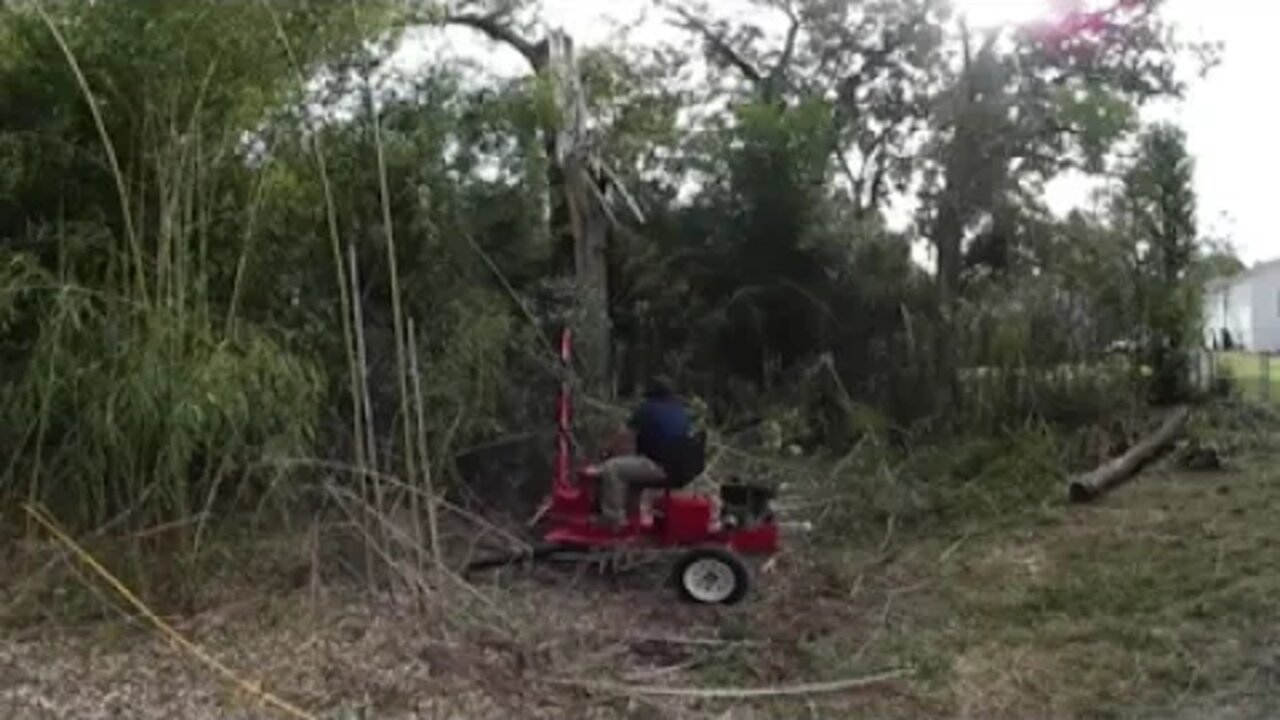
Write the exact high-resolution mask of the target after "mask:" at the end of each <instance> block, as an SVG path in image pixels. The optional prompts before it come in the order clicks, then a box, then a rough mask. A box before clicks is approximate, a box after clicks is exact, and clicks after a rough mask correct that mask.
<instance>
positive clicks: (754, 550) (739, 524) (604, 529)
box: [473, 330, 779, 604]
mask: <svg viewBox="0 0 1280 720" xmlns="http://www.w3.org/2000/svg"><path fill="white" fill-rule="evenodd" d="M560 359H561V361H562V362H563V363H564V364H565V366H566V368H567V367H568V366H569V365H570V363H571V360H572V336H571V334H570V333H569V332H568V331H567V330H566V331H565V332H564V334H563V336H562V338H561V346H560ZM570 395H571V393H570V388H569V384H568V383H567V382H566V383H564V385H562V387H561V390H560V397H559V402H558V407H557V413H556V416H557V417H556V421H557V423H556V430H557V433H556V463H555V469H554V478H553V484H552V490H551V496H550V498H549V499H548V504H547V506H546V508H545V511H544V514H543V516H542V517H543V525H544V529H543V531H542V537H541V539H542V544H541V545H540V546H539V547H538V548H537V549H536V550H535V552H534V554H533V559H535V560H538V559H548V558H552V559H554V558H555V557H556V556H560V555H564V554H581V553H589V554H590V553H599V552H610V551H620V550H628V549H648V550H659V551H670V552H672V553H673V554H676V555H677V558H678V559H677V560H676V561H675V567H674V573H673V577H672V579H673V581H674V582H675V584H676V587H677V588H678V589H679V591H680V594H681V595H682V596H683V597H684V598H685V599H687V600H690V601H693V602H698V603H705V604H732V603H736V602H738V601H739V600H741V599H742V598H743V597H745V596H746V594H747V592H748V590H749V589H750V584H751V576H750V573H749V571H748V569H747V566H746V563H745V562H744V561H743V557H745V556H765V555H770V554H773V553H775V552H777V550H778V542H779V526H778V523H777V520H776V518H775V517H774V513H773V510H772V508H771V506H770V504H771V501H772V499H773V492H772V491H771V490H770V489H768V488H766V487H762V486H758V485H748V484H744V483H741V482H737V481H734V482H730V483H728V484H725V485H723V486H721V488H720V494H719V497H718V498H715V497H711V496H707V495H702V494H696V493H690V492H681V491H680V488H682V487H684V486H685V485H687V484H688V483H689V482H691V481H692V480H693V479H694V478H695V477H697V476H698V475H699V474H701V472H702V470H703V465H704V464H705V463H704V462H703V461H704V459H705V458H704V454H705V446H704V445H703V444H702V443H701V442H700V443H699V446H698V452H697V457H696V458H694V459H693V461H692V463H691V464H689V467H687V468H686V470H685V471H684V472H682V473H681V475H682V476H681V477H672V478H668V479H667V480H666V481H665V482H664V483H662V484H661V485H658V486H654V487H652V488H649V491H650V492H656V493H659V494H658V496H657V497H656V498H654V499H653V503H652V508H651V510H649V511H644V510H642V507H641V505H642V504H641V503H639V502H638V498H631V499H630V501H629V502H628V508H629V511H628V518H627V521H626V522H625V523H624V524H623V525H622V526H621V527H617V528H614V527H612V526H609V525H606V524H604V523H603V522H602V521H601V519H600V513H599V510H600V508H599V485H600V480H601V473H600V469H599V468H598V467H597V466H594V465H587V466H584V467H580V468H577V469H576V471H575V468H574V463H573V452H572V448H573V443H572V437H571V436H572V413H573V408H572V401H571V397H570ZM496 564H499V563H497V562H493V561H486V562H484V563H480V564H476V565H473V567H476V566H485V567H491V566H494V565H496Z"/></svg>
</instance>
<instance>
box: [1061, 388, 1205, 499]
mask: <svg viewBox="0 0 1280 720" xmlns="http://www.w3.org/2000/svg"><path fill="white" fill-rule="evenodd" d="M1190 414H1191V411H1190V409H1188V408H1187V407H1186V406H1183V407H1179V408H1177V409H1176V410H1174V411H1173V412H1171V413H1169V417H1168V418H1167V419H1165V421H1164V424H1162V425H1161V426H1160V429H1159V430H1156V431H1155V433H1153V434H1151V435H1149V436H1147V437H1146V438H1144V439H1143V440H1142V442H1140V443H1138V444H1137V445H1134V446H1133V447H1132V448H1130V449H1129V451H1128V452H1126V453H1125V454H1123V455H1121V456H1120V457H1118V458H1115V459H1114V460H1110V461H1108V462H1106V463H1104V464H1103V465H1101V466H1100V467H1098V468H1096V469H1094V470H1092V471H1090V472H1087V473H1085V474H1083V475H1078V476H1076V477H1074V478H1072V479H1071V483H1070V485H1069V487H1068V496H1069V497H1070V498H1071V502H1076V503H1087V502H1092V501H1093V500H1096V499H1098V498H1099V497H1101V496H1102V495H1104V494H1105V493H1107V492H1108V491H1110V490H1113V489H1115V488H1116V487H1118V486H1120V485H1121V484H1123V483H1124V482H1125V481H1126V480H1128V479H1129V478H1131V477H1133V476H1134V475H1135V474H1136V473H1137V472H1138V471H1139V470H1141V469H1142V468H1143V467H1144V466H1145V465H1146V464H1147V463H1148V462H1150V461H1151V460H1152V459H1154V458H1155V457H1156V456H1157V455H1159V454H1160V453H1161V452H1163V451H1164V450H1166V449H1167V448H1168V447H1169V446H1170V445H1172V444H1173V442H1174V441H1175V440H1177V439H1178V436H1179V435H1181V434H1182V431H1183V430H1185V429H1186V427H1187V418H1188V417H1189V416H1190Z"/></svg>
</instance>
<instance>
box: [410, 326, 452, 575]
mask: <svg viewBox="0 0 1280 720" xmlns="http://www.w3.org/2000/svg"><path fill="white" fill-rule="evenodd" d="M409 362H410V365H411V367H412V372H413V397H414V404H415V406H416V408H417V424H418V456H419V458H420V460H421V463H422V464H421V468H422V490H423V492H424V493H425V494H426V501H427V531H428V533H429V535H428V537H429V539H430V541H431V558H432V560H433V561H434V562H435V563H436V565H437V566H439V565H442V564H443V562H444V560H443V556H442V555H441V552H442V549H441V547H440V525H439V519H438V517H437V514H436V513H437V509H436V490H435V482H434V479H433V478H432V476H431V456H430V447H429V445H428V444H427V423H426V411H425V407H424V405H425V401H424V398H423V395H422V369H421V364H420V363H419V361H418V333H417V326H416V324H415V323H414V321H413V318H409ZM414 497H415V498H416V497H417V496H416V494H415V495H414ZM420 517H421V515H420V514H419V513H418V512H416V511H415V512H414V522H415V523H417V524H418V528H417V532H418V540H419V543H421V540H422V529H421V520H420Z"/></svg>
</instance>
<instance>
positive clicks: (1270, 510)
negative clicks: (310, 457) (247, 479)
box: [0, 455, 1280, 719]
mask: <svg viewBox="0 0 1280 720" xmlns="http://www.w3.org/2000/svg"><path fill="white" fill-rule="evenodd" d="M1274 457H1275V456H1274V455H1269V456H1266V457H1260V458H1257V459H1256V460H1254V461H1252V462H1242V463H1241V467H1240V468H1239V469H1238V470H1237V471H1236V472H1232V473H1221V474H1183V473H1179V472H1176V471H1173V470H1171V469H1168V468H1164V469H1162V468H1159V467H1157V468H1155V469H1153V470H1151V471H1149V472H1148V473H1147V474H1146V475H1145V476H1144V477H1143V478H1141V479H1140V480H1139V481H1138V482H1136V483H1133V484H1131V485H1129V486H1126V487H1124V488H1122V489H1120V490H1119V491H1117V492H1116V493H1115V494H1113V495H1111V496H1109V497H1107V498H1106V499H1104V500H1103V501H1102V502H1101V503H1100V504H1098V505H1096V506H1092V507H1087V508H1069V507H1066V506H1064V505H1054V504H1049V505H1046V506H1043V507H1041V508H1040V509H1038V510H1035V511H1031V512H1028V513H1027V514H1025V515H1024V516H1022V517H1021V518H1018V519H1016V520H1012V521H1004V520H1002V521H1001V523H1000V524H999V525H998V526H989V527H983V526H977V525H974V526H969V527H965V526H954V527H951V528H950V529H949V530H947V531H946V532H941V533H934V534H933V535H932V536H930V537H919V536H918V535H916V534H913V533H912V532H909V531H905V530H898V531H896V532H894V533H885V534H884V535H883V536H882V537H879V538H877V539H876V540H874V541H871V542H865V543H864V544H862V545H860V546H857V547H846V548H840V547H829V546H828V547H810V546H805V545H803V544H798V545H793V546H792V547H791V548H790V551H789V552H788V553H786V554H784V555H783V556H781V557H780V558H778V560H777V562H776V563H774V564H773V565H772V566H771V567H770V568H769V570H768V571H767V572H762V573H761V577H760V582H759V592H758V594H757V595H756V596H755V597H754V599H753V600H752V601H751V602H750V603H748V604H747V605H745V606H744V607H741V608H735V609H705V608H696V607H690V606H683V605H678V604H675V603H674V602H673V601H672V597H671V594H670V592H669V591H668V589H667V588H666V587H665V586H664V583H663V579H664V577H663V573H662V572H661V565H657V566H651V567H642V568H641V569H639V570H636V571H634V572H632V573H629V574H626V575H623V576H619V577H616V578H605V577H602V576H600V575H598V574H595V573H593V572H590V571H585V572H582V573H578V574H576V575H575V574H574V573H572V572H566V571H560V570H540V571H537V572H534V573H532V574H528V573H518V572H507V573H505V574H500V575H498V576H495V577H493V578H492V579H490V580H486V581H484V582H483V583H481V584H479V585H477V586H475V587H474V588H472V589H471V590H469V591H465V592H464V591H463V590H461V589H458V588H452V589H450V587H451V586H449V585H441V586H440V587H439V588H437V589H436V590H435V591H434V592H435V593H436V595H435V602H433V603H432V604H431V605H430V606H429V607H427V608H426V609H423V608H422V606H421V605H420V604H417V603H410V602H405V601H404V600H403V599H401V600H397V599H395V598H392V597H390V596H388V595H386V594H385V593H375V594H374V595H370V594H369V593H368V592H366V591H365V590H364V589H363V588H358V587H356V586H355V585H353V584H352V583H351V582H350V581H349V580H347V579H343V578H340V577H337V576H334V575H333V574H332V573H330V572H328V570H329V566H330V565H332V564H333V561H332V558H330V557H329V556H328V555H327V554H326V555H324V556H323V557H320V562H321V563H322V564H323V565H325V567H323V568H315V567H313V566H312V565H313V562H314V561H315V560H316V558H317V557H318V556H316V555H313V554H312V552H311V550H310V549H309V546H308V543H307V541H306V540H305V539H302V538H293V537H277V538H275V539H273V541H272V542H271V543H270V544H264V543H262V542H260V541H255V544H254V545H253V546H252V547H243V548H241V549H240V550H239V551H237V552H234V553H231V554H229V555H228V556H226V557H224V558H223V559H222V560H220V561H219V560H217V559H216V558H214V559H212V560H211V561H210V562H211V563H212V564H213V566H212V567H211V568H210V570H209V572H208V575H207V578H206V580H207V585H208V589H207V590H206V592H205V593H203V594H202V598H203V603H202V604H201V605H200V606H198V607H195V608H189V609H186V610H185V612H183V613H182V614H181V615H180V616H178V617H169V618H167V619H169V620H170V621H172V622H174V623H175V624H176V625H177V627H178V629H179V630H180V631H181V632H183V633H184V634H185V635H187V636H188V637H190V638H191V639H192V640H193V641H195V642H197V643H199V644H200V645H201V646H202V647H204V648H206V649H208V650H209V652H211V653H212V654H213V655H214V656H216V657H217V658H219V660H221V661H222V662H224V663H226V664H227V665H228V666H231V667H234V668H237V669H241V670H245V671H246V674H247V675H248V676H251V677H254V678H260V679H261V680H262V681H263V683H264V688H265V689H267V690H270V691H271V692H274V693H277V694H279V695H280V696H281V697H283V698H286V699H287V700H289V701H290V702H294V703H297V704H298V705H300V706H302V707H304V708H307V709H308V710H309V711H312V712H316V713H317V714H319V715H320V716H322V717H332V718H344V719H345V718H356V717H371V718H372V717H377V718H401V717H403V718H410V717H422V718H433V717H440V718H444V717H466V718H486V717H495V718H497V717H522V718H526V717H600V718H641V717H643V718H725V717H728V718H756V717H760V718H765V717H802V718H807V717H818V718H825V717H840V718H862V717H865V718H917V717H939V718H1028V717H1035V718H1076V717H1082V718H1083V717H1089V718H1094V717H1106V718H1130V717H1133V718H1146V717H1151V718H1168V717H1174V718H1182V717H1185V718H1195V717H1206V716H1211V717H1226V718H1235V717H1239V718H1252V717H1265V716H1267V713H1268V712H1271V713H1273V714H1274V712H1275V711H1276V710H1277V709H1280V688H1278V686H1277V684H1276V683H1277V681H1278V680H1280V621H1278V620H1277V618H1280V573H1277V572H1276V570H1275V557H1276V551H1277V548H1278V547H1280V523H1278V522H1276V520H1275V516H1274V508H1275V507H1277V506H1278V505H1280V482H1278V481H1280V470H1278V469H1277V468H1276V467H1275V465H1274V462H1273V460H1274ZM446 530H452V531H454V533H455V534H456V531H457V530H458V528H446ZM864 535H865V533H864ZM455 541H456V538H455ZM446 546H448V547H452V548H453V549H452V550H451V551H450V552H451V553H452V554H457V553H458V550H457V549H456V546H450V545H449V542H446ZM43 553H44V555H43V557H44V558H48V557H49V555H48V553H49V550H48V549H45V550H44V551H43ZM37 554H39V553H35V552H34V551H32V550H28V551H26V553H25V555H27V556H34V555H37ZM356 554H358V552H357V553H356ZM228 558H231V559H235V558H239V559H240V562H238V563H232V562H228V561H227V560H228ZM10 560H13V559H12V558H10ZM7 566H8V567H15V565H13V564H12V562H10V563H9V564H8V565H7ZM82 580H83V578H77V577H75V576H74V575H70V574H68V573H67V572H66V566H65V565H63V564H57V566H56V568H55V572H53V573H51V574H49V575H48V576H46V577H45V579H44V580H43V582H42V583H40V584H39V592H38V593H37V594H35V595H31V594H28V595H26V596H25V597H26V601H25V603H24V602H19V603H18V604H17V605H16V606H15V605H14V604H13V603H12V602H11V601H12V600H13V599H14V596H13V592H14V591H15V589H16V588H17V587H18V586H17V585H16V584H15V585H11V586H9V587H8V588H6V593H5V595H3V596H0V601H3V602H2V603H0V607H8V608H9V609H10V610H11V611H14V610H18V609H25V610H26V612H25V614H22V615H18V614H15V613H13V612H11V613H10V616H9V617H8V618H5V619H6V620H7V621H8V623H9V625H8V627H9V628H10V631H8V632H6V640H5V641H4V643H3V644H0V698H3V703H7V705H4V706H0V714H2V715H4V716H5V717H13V718H27V717H30V718H44V717H48V718H62V717H75V718H92V717H111V716H122V715H123V716H128V717H135V718H146V717H157V718H160V717H185V718H202V717H209V718H213V717H219V718H223V717H232V718H237V717H243V718H250V717H266V716H267V715H266V714H265V710H263V709H262V708H260V707H257V706H254V705H252V704H249V701H248V699H247V698H244V697H237V696H235V695H234V694H232V693H231V692H230V691H229V690H228V689H227V687H226V686H225V685H223V684H221V683H219V682H218V681H217V679H216V678H215V677H212V676H211V675H210V674H208V673H207V672H204V671H202V670H201V668H200V667H199V666H198V665H197V664H196V663H193V662H191V661H190V659H189V658H187V657H185V656H183V655H182V654H181V653H179V652H177V651H175V649H173V648H171V647H169V646H168V645H167V644H166V643H164V642H162V641H161V640H159V639H157V638H156V637H155V636H154V635H152V634H151V633H149V632H147V631H146V630H145V629H144V628H143V627H142V626H140V625H138V624H131V623H129V622H125V621H121V620H120V618H119V616H118V615H114V616H108V617H103V616H102V615H101V613H99V615H98V616H96V617H90V616H88V615H84V614H80V615H79V616H78V618H79V619H78V620H76V621H75V622H71V621H69V620H68V619H67V618H68V617H72V616H71V615H69V612H57V613H55V612H52V611H51V608H54V609H58V608H61V609H63V610H67V611H69V610H70V609H73V608H75V607H80V608H82V609H84V608H97V609H99V610H100V609H101V608H103V607H105V606H106V603H107V602H110V598H109V597H108V596H106V595H92V594H86V592H85V591H84V589H83V588H84V584H83V582H82ZM479 598H483V600H484V603H487V604H488V606H487V607H486V608H481V605H482V604H481V603H480V602H478V599H479ZM73 601H74V602H73ZM33 606H38V607H39V608H40V609H41V612H39V613H33V612H32V610H33ZM19 628H25V629H26V631H25V632H19ZM898 667H910V668H912V669H913V671H914V675H913V676H912V677H910V678H897V679H893V680H890V681H887V682H883V683H877V684H874V685H872V686H869V687H862V688H857V689H852V690H849V691H847V692H843V693H833V694H813V695H807V696H801V697H788V698H775V699H759V698H752V699H741V698H738V699H735V698H708V697H680V696H678V693H677V696H675V697H648V696H644V697H642V696H638V695H637V696H633V697H627V696H626V693H619V692H618V690H619V688H618V685H619V684H623V685H631V686H634V685H644V686H662V687H663V688H667V689H670V688H676V689H680V688H694V687H701V688H723V687H745V688H760V687H764V688H768V687H779V686H789V685H795V684H798V683H820V682H830V681H838V680H843V679H848V678H857V677H862V676H868V675H873V674H875V673H877V672H879V671H883V670H885V669H889V668H898ZM565 678H569V679H575V680H581V681H587V682H588V683H602V684H598V685H596V686H594V687H572V686H565V685H563V684H560V681H562V680H563V679H565ZM113 713H114V715H113Z"/></svg>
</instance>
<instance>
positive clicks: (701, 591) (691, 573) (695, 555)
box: [673, 548, 751, 605]
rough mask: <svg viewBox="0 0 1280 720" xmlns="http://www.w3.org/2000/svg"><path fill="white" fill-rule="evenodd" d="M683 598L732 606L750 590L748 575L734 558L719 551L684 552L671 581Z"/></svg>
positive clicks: (745, 567)
mask: <svg viewBox="0 0 1280 720" xmlns="http://www.w3.org/2000/svg"><path fill="white" fill-rule="evenodd" d="M673 579H674V580H675V583H676V587H677V588H678V589H679V591H680V595H681V597H682V598H684V599H685V600H687V601H689V602H695V603H699V604H702V605H733V604H735V603H738V602H740V601H741V600H742V599H743V598H744V597H746V595H747V591H748V590H750V588H751V574H750V573H749V572H748V571H747V566H746V565H745V564H743V562H742V560H740V559H738V556H737V555H734V554H733V553H731V552H727V551H725V550H721V549H718V548H704V549H700V550H694V551H692V552H690V553H687V554H686V555H685V556H684V557H682V558H680V561H679V562H677V563H676V567H675V573H674V578H673Z"/></svg>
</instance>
